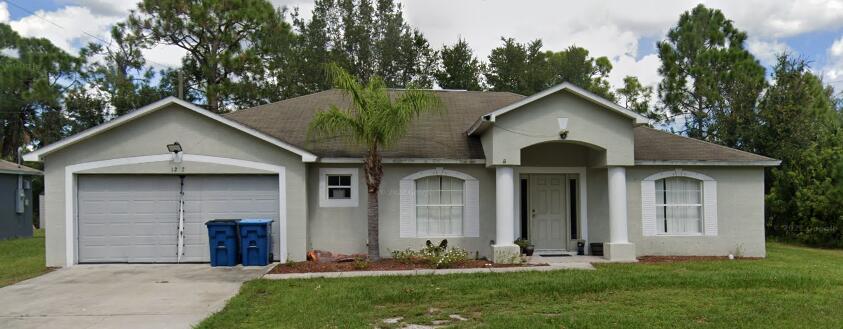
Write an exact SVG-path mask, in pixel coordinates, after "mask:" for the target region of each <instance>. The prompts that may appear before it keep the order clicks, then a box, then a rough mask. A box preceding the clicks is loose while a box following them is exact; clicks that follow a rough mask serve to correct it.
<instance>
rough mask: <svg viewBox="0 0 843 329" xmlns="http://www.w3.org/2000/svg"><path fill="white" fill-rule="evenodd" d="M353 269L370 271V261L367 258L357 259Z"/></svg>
mask: <svg viewBox="0 0 843 329" xmlns="http://www.w3.org/2000/svg"><path fill="white" fill-rule="evenodd" d="M352 267H354V269H355V270H366V269H369V261H368V260H367V259H365V258H355V259H354V263H353V264H352Z"/></svg>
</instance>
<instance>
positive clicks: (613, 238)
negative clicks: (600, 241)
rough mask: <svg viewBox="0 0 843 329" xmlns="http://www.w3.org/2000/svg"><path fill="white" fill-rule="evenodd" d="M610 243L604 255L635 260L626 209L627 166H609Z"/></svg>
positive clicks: (610, 258) (608, 257)
mask: <svg viewBox="0 0 843 329" xmlns="http://www.w3.org/2000/svg"><path fill="white" fill-rule="evenodd" d="M608 175H609V179H608V180H609V243H607V244H606V247H605V250H604V257H606V259H609V260H612V261H634V260H635V245H633V244H632V243H630V242H629V231H628V229H627V221H628V219H627V211H626V203H627V198H626V168H624V167H609V172H608Z"/></svg>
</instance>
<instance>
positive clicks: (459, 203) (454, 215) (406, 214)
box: [400, 168, 480, 238]
mask: <svg viewBox="0 0 843 329" xmlns="http://www.w3.org/2000/svg"><path fill="white" fill-rule="evenodd" d="M400 193H401V198H400V199H401V205H400V208H401V209H400V216H401V225H400V226H401V227H400V236H401V237H402V238H422V237H425V238H427V237H455V236H456V237H479V236H480V182H479V181H478V180H477V179H476V178H474V177H472V176H471V175H468V174H466V173H462V172H459V171H454V170H449V169H444V168H435V169H429V170H423V171H419V172H417V173H414V174H411V175H407V176H405V177H404V178H402V179H401V181H400Z"/></svg>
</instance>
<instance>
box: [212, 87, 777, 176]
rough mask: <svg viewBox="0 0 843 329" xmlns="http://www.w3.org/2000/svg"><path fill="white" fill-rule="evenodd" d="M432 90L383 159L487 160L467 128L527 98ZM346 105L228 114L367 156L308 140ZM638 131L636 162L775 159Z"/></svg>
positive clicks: (327, 152) (287, 103)
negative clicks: (429, 106) (318, 117)
mask: <svg viewBox="0 0 843 329" xmlns="http://www.w3.org/2000/svg"><path fill="white" fill-rule="evenodd" d="M390 92H391V93H393V94H396V93H400V91H390ZM434 92H435V93H436V95H437V96H439V99H440V100H441V101H442V106H443V107H444V111H442V112H441V113H427V114H424V115H422V116H421V117H420V118H418V119H416V120H414V121H413V122H412V123H411V124H410V127H409V128H408V130H407V134H406V136H405V137H404V138H402V139H401V140H400V141H399V142H398V143H397V144H395V145H393V146H392V147H390V148H388V149H386V150H384V151H383V153H382V154H383V156H384V157H385V158H427V159H455V160H465V159H483V158H484V156H483V147H482V145H481V144H480V139H479V138H478V137H474V136H467V135H466V131H467V130H468V129H469V128H470V127H471V125H472V124H473V123H474V122H475V121H476V120H477V119H478V118H479V117H481V116H482V115H485V114H488V113H490V112H493V111H495V110H497V109H500V108H502V107H504V106H506V105H509V104H511V103H514V102H517V101H519V100H521V99H523V98H524V96H522V95H518V94H514V93H509V92H481V91H434ZM348 104H349V98H348V97H347V96H346V95H345V93H344V92H343V91H341V90H336V89H331V90H326V91H323V92H318V93H314V94H310V95H305V96H300V97H296V98H291V99H287V100H283V101H280V102H275V103H271V104H266V105H262V106H257V107H253V108H249V109H245V110H240V111H236V112H232V113H229V114H226V117H228V118H229V119H232V120H234V121H237V122H239V123H241V124H243V125H246V126H249V127H251V128H254V129H256V130H259V131H261V132H263V133H265V134H268V135H271V136H273V137H275V138H278V139H280V140H282V141H284V142H286V143H289V144H292V145H294V146H297V147H300V148H303V149H305V150H308V151H310V152H313V153H314V154H316V155H317V156H320V157H351V158H360V157H363V156H364V155H365V149H364V148H363V147H360V146H357V145H354V144H353V143H350V142H348V141H346V140H345V139H344V138H341V137H334V138H325V139H321V140H308V135H307V128H308V124H309V123H310V120H311V118H313V115H314V113H316V112H317V111H321V110H325V109H327V108H328V107H329V106H330V105H337V106H340V107H343V106H348ZM634 131H635V160H636V161H645V162H646V161H653V162H657V161H710V162H715V161H721V162H722V161H729V162H746V163H750V162H758V161H761V162H765V161H766V162H770V161H776V160H775V159H771V158H768V157H764V156H760V155H757V154H752V153H748V152H743V151H739V150H735V149H731V148H728V147H724V146H720V145H716V144H712V143H708V142H704V141H700V140H696V139H692V138H687V137H682V136H679V135H675V134H671V133H668V132H663V131H659V130H656V129H652V128H648V127H636V128H635V130H634Z"/></svg>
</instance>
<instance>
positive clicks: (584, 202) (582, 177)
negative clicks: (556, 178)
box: [513, 167, 588, 254]
mask: <svg viewBox="0 0 843 329" xmlns="http://www.w3.org/2000/svg"><path fill="white" fill-rule="evenodd" d="M522 174H527V175H528V174H578V176H579V177H578V178H577V183H578V184H579V187H580V189H579V199H578V200H579V208H578V209H577V210H579V211H578V217H579V225H578V226H579V229H580V232H579V235H578V237H579V240H583V241H585V248H586V250H585V252H586V254H588V182H587V177H586V175H587V168H586V167H515V175H513V176H515V177H516V179H518V181H519V184H515V215H516V218H521V217H520V216H521V207H527V205H522V204H521V184H520V180H521V175H522ZM566 182H567V179H566ZM515 222H516V224H515V236H516V237H519V236H521V221H520V220H519V221H515ZM569 228H570V226H569ZM566 231H568V230H566ZM567 236H568V239H567V240H566V244H565V245H566V246H567V245H568V244H569V243H568V242H570V241H571V240H570V232H568V233H567Z"/></svg>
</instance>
